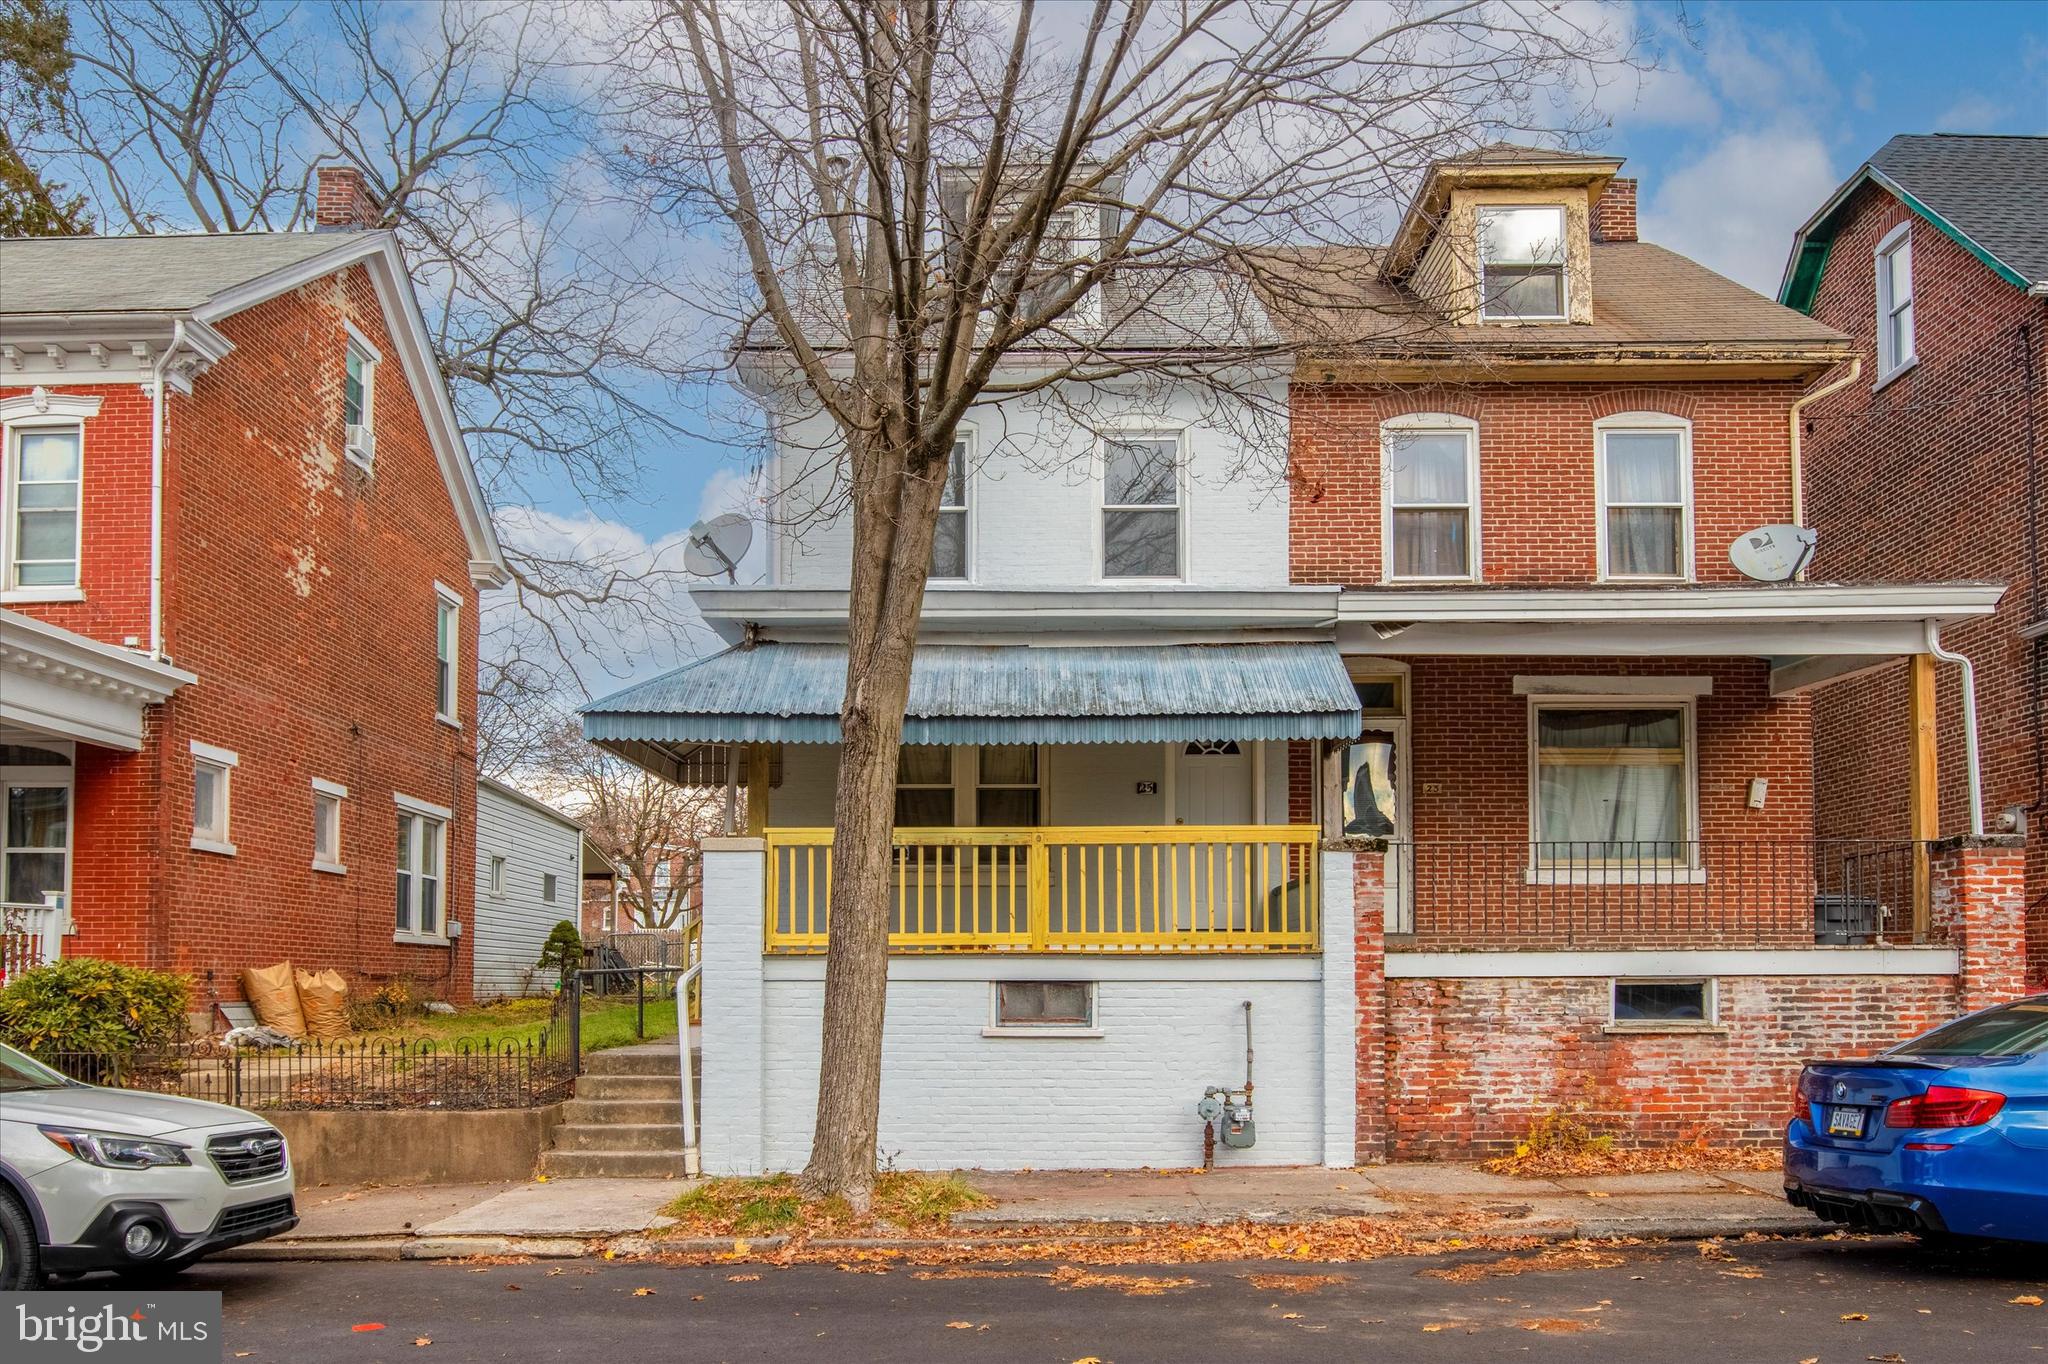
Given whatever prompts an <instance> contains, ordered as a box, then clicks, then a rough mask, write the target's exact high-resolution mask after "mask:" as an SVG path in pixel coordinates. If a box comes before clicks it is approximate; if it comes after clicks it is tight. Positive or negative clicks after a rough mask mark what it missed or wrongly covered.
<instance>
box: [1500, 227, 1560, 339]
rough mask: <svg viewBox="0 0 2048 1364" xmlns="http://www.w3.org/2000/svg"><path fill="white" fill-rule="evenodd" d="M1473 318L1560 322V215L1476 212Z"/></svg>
mask: <svg viewBox="0 0 2048 1364" xmlns="http://www.w3.org/2000/svg"><path fill="white" fill-rule="evenodd" d="M1479 315H1480V316H1481V317H1483V318H1485V319H1487V320H1488V321H1499V320H1502V319H1507V320H1510V321H1517V320H1529V319H1556V318H1562V317H1563V316H1564V210H1563V209H1562V208H1556V207H1543V208H1482V209H1480V210H1479Z"/></svg>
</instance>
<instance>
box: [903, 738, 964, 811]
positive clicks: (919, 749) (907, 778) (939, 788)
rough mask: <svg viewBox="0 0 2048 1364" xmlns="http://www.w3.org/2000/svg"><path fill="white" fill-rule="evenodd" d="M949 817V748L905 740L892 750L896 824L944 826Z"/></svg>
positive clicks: (950, 773)
mask: <svg viewBox="0 0 2048 1364" xmlns="http://www.w3.org/2000/svg"><path fill="white" fill-rule="evenodd" d="M958 822H959V821H958V820H956V819H954V817H953V750H952V749H950V748H948V747H946V746H945V745H944V744H905V745H904V746H903V747H901V748H899V749H897V750H896V827H897V828H899V829H948V828H951V827H953V825H955V824H957V823H958Z"/></svg>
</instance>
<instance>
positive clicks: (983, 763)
mask: <svg viewBox="0 0 2048 1364" xmlns="http://www.w3.org/2000/svg"><path fill="white" fill-rule="evenodd" d="M977 761H978V763H979V768H978V771H977V773H976V778H977V779H976V782H975V789H974V822H975V823H976V824H979V825H982V826H983V827H985V828H986V827H994V828H1009V829H1019V828H1022V829H1028V828H1031V827H1032V826H1034V825H1036V824H1037V823H1038V745H1036V744H988V745H985V746H984V747H983V748H982V749H981V751H980V753H979V755H978V758H977Z"/></svg>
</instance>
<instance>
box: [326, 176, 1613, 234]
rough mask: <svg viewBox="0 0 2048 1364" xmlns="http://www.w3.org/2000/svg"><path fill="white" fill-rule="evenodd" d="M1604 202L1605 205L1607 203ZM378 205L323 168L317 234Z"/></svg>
mask: <svg viewBox="0 0 2048 1364" xmlns="http://www.w3.org/2000/svg"><path fill="white" fill-rule="evenodd" d="M1601 202H1603V203H1605V202H1606V201H1605V200H1602V201H1601ZM377 217H378V214H377V204H376V201H375V200H373V199H372V198H371V197H370V189H369V186H367V185H365V184H364V183H363V173H362V172H361V171H359V170H357V169H356V168H355V167H354V166H322V167H320V174H319V191H318V197H317V198H315V199H314V201H313V230H314V231H315V232H362V231H366V230H367V229H369V228H373V227H375V226H377Z"/></svg>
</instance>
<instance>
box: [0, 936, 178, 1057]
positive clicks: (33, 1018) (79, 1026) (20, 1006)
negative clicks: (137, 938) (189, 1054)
mask: <svg viewBox="0 0 2048 1364" xmlns="http://www.w3.org/2000/svg"><path fill="white" fill-rule="evenodd" d="M191 1003H192V982H191V980H190V979H189V978H187V977H185V976H181V975H177V974H175V973H173V972H170V971H149V970H144V969H143V968H141V967H138V966H123V965H121V964H120V963H119V962H111V961H102V960H100V959H99V958H98V957H64V958H62V959H60V960H58V961H55V962H52V963H51V964H50V965H48V966H38V967H36V968H35V969H34V970H32V971H24V972H23V973H22V974H21V975H19V976H17V977H15V978H14V979H13V980H11V981H9V982H8V983H7V986H6V988H5V989H0V1040H5V1041H7V1042H10V1043H12V1044H13V1045H15V1046H17V1047H20V1048H22V1049H23V1050H24V1051H90V1052H109V1053H117V1054H120V1055H128V1054H130V1053H133V1052H135V1051H138V1050H142V1049H146V1048H151V1047H161V1046H168V1045H170V1044H172V1043H175V1042H177V1041H179V1040H181V1039H182V1038H183V1037H184V1036H185V1013H186V1010H187V1009H189V1008H190V1007H191Z"/></svg>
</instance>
